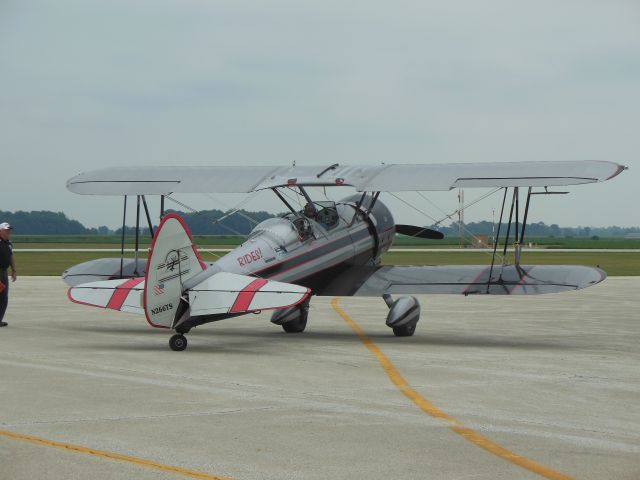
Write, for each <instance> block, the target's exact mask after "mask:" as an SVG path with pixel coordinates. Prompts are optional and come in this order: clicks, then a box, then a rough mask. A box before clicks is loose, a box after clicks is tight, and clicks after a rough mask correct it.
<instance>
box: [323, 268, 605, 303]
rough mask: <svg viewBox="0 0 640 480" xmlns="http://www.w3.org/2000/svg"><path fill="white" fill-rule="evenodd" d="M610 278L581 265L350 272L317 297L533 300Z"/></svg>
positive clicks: (386, 269)
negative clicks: (485, 296) (482, 296)
mask: <svg viewBox="0 0 640 480" xmlns="http://www.w3.org/2000/svg"><path fill="white" fill-rule="evenodd" d="M489 275H491V279H489ZM606 276H607V275H606V273H605V272H603V271H602V270H600V269H599V268H593V267H583V266H577V265H538V266H536V265H520V266H515V265H507V266H505V267H502V266H500V265H496V266H494V267H493V270H492V269H491V267H490V266H483V265H443V266H402V265H396V266H392V265H388V266H382V267H352V268H351V269H349V270H347V271H346V272H344V274H342V275H341V276H340V277H338V278H336V279H335V280H334V281H333V282H332V283H331V284H329V285H327V286H326V287H325V288H324V289H323V290H322V291H320V292H317V293H318V294H319V295H346V296H351V295H353V296H380V295H382V294H384V293H397V294H404V295H406V294H431V293H439V294H446V293H457V294H463V295H469V294H476V293H484V294H487V293H488V294H494V295H495V294H498V295H535V294H541V293H556V292H564V291H568V290H578V289H580V288H586V287H590V286H591V285H595V284H596V283H599V282H601V281H602V280H604V279H605V278H606Z"/></svg>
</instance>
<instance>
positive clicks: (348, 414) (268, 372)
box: [0, 277, 640, 480]
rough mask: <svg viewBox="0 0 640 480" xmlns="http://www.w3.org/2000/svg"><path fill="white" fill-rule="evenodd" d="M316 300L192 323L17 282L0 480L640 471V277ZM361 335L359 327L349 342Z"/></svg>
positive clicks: (7, 351) (4, 372) (6, 335)
mask: <svg viewBox="0 0 640 480" xmlns="http://www.w3.org/2000/svg"><path fill="white" fill-rule="evenodd" d="M419 299H420V302H421V304H422V319H421V321H420V323H419V324H418V328H417V330H416V334H415V335H414V336H413V337H407V338H396V337H394V336H393V334H392V332H391V330H390V329H389V328H388V327H386V326H385V324H384V320H385V315H386V306H385V304H384V302H383V301H382V299H375V298H371V299H365V298H358V299H355V298H342V299H340V300H339V301H338V302H335V301H333V300H332V299H331V298H314V299H313V301H312V304H311V311H310V318H309V323H308V326H307V330H306V332H304V333H302V334H285V333H284V332H283V331H282V330H281V328H280V327H277V326H275V325H272V324H271V323H270V322H269V321H268V319H269V315H268V314H267V313H266V312H265V313H263V314H260V315H249V316H245V317H240V318H235V319H231V320H226V321H223V322H219V323H214V324H209V325H205V326H202V327H199V328H197V329H195V330H193V331H192V332H191V333H190V334H189V335H188V338H189V347H188V348H187V350H186V351H184V352H173V351H170V350H169V347H168V344H167V342H168V338H169V333H168V332H167V331H163V330H156V329H153V328H151V327H149V326H148V325H147V324H146V321H145V320H144V318H143V317H138V316H134V315H128V314H119V313H117V312H113V311H106V310H100V309H94V308H90V307H84V306H81V305H75V304H72V303H70V302H69V301H68V300H67V297H66V287H65V285H64V284H63V282H62V280H60V279H59V278H53V277H24V278H19V279H18V282H16V283H15V284H11V295H10V304H9V310H8V312H7V315H6V317H5V320H6V321H8V322H9V326H8V327H6V328H2V329H0V369H1V370H0V371H1V373H0V378H1V381H0V405H1V407H0V478H1V479H5V478H6V479H12V480H23V479H33V478H46V479H65V480H66V479H85V478H92V479H131V478H135V479H143V480H144V479H180V478H201V479H213V478H229V479H234V480H254V479H288V478H291V479H367V480H377V479H385V480H388V479H389V478H393V479H425V478H434V479H463V478H464V479H535V478H553V479H566V478H579V479H599V480H600V479H628V480H637V479H639V478H640V277H626V278H623V277H612V278H608V279H607V280H605V282H603V283H602V284H599V285H596V286H595V287H592V288H589V289H586V290H582V291H577V292H569V293H563V294H551V295H543V296H529V297H499V296H491V297H487V296H469V297H462V296H441V295H436V296H420V297H419ZM354 329H355V330H354Z"/></svg>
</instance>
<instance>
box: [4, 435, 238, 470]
mask: <svg viewBox="0 0 640 480" xmlns="http://www.w3.org/2000/svg"><path fill="white" fill-rule="evenodd" d="M0 436H3V437H6V438H11V439H13V440H20V441H23V442H29V443H33V444H35V445H41V446H45V447H53V448H59V449H61V450H66V451H70V452H76V453H83V454H85V455H93V456H94V457H100V458H106V459H108V460H115V461H117V462H125V463H131V464H133V465H137V466H139V467H145V468H151V469H154V470H160V471H162V472H169V473H175V474H177V475H182V476H184V477H190V478H198V479H200V480H232V479H231V478H230V477H220V476H216V475H209V474H208V473H204V472H198V471H196V470H187V469H186V468H180V467H174V466H172V465H164V464H162V463H156V462H153V461H151V460H145V459H143V458H136V457H131V456H129V455H121V454H119V453H112V452H105V451H103V450H95V449H93V448H86V447H81V446H80V445H72V444H70V443H62V442H55V441H53V440H46V439H44V438H38V437H33V436H31V435H24V434H22V433H16V432H9V431H6V430H0Z"/></svg>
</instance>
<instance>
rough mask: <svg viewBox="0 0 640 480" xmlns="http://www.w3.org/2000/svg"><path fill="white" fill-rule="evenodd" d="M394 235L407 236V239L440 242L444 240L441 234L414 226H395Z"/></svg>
mask: <svg viewBox="0 0 640 480" xmlns="http://www.w3.org/2000/svg"><path fill="white" fill-rule="evenodd" d="M396 233H400V234H402V235H408V236H409V237H417V238H429V239H432V240H442V239H443V238H444V234H443V233H442V232H438V231H436V230H431V229H430V228H425V227H416V226H415V225H396Z"/></svg>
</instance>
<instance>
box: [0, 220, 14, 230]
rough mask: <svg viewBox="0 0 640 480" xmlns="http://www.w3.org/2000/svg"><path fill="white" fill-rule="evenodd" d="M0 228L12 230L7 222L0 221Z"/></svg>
mask: <svg viewBox="0 0 640 480" xmlns="http://www.w3.org/2000/svg"><path fill="white" fill-rule="evenodd" d="M0 230H13V227H12V226H11V225H9V224H8V223H7V222H2V223H0Z"/></svg>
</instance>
